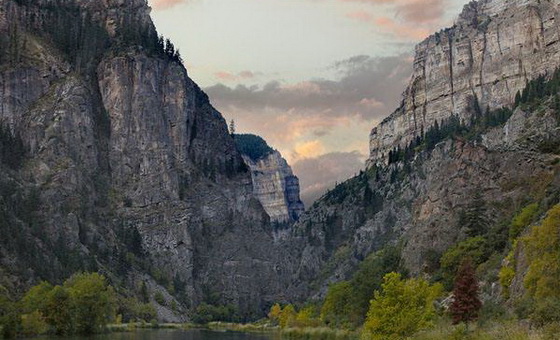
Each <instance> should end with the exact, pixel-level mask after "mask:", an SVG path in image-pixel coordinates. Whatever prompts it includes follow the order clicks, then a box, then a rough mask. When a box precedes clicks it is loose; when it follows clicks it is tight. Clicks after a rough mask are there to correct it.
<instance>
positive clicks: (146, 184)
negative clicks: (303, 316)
mask: <svg viewBox="0 0 560 340" xmlns="http://www.w3.org/2000/svg"><path fill="white" fill-rule="evenodd" d="M52 4H53V2H52V1H47V0H36V1H31V0H27V1H23V0H22V1H12V0H7V1H3V2H2V3H1V4H0V33H2V34H6V35H5V36H8V35H10V34H14V35H13V36H10V37H12V38H13V39H15V40H17V41H18V43H19V51H18V53H17V54H12V52H11V51H10V50H9V48H6V49H4V48H3V49H0V108H1V110H0V120H1V121H2V122H3V123H4V124H8V125H9V126H10V127H11V128H12V129H13V130H14V131H15V132H17V133H18V134H20V135H21V137H22V139H23V140H24V142H25V144H26V145H27V146H28V149H29V150H28V154H27V155H26V161H25V163H24V165H23V167H22V168H21V169H19V170H18V171H2V172H1V174H0V182H2V183H8V182H9V183H13V185H14V186H16V187H17V190H19V191H20V192H23V193H25V192H29V191H34V192H38V197H39V202H40V204H39V205H38V207H36V210H35V211H34V212H33V214H34V215H35V216H37V219H36V222H34V224H31V223H28V222H27V221H24V220H22V219H21V218H20V216H15V215H14V216H10V219H13V223H14V224H15V225H18V226H19V229H18V230H19V232H20V233H21V234H22V235H23V236H22V237H23V239H24V240H27V241H25V242H28V246H29V247H31V248H30V249H33V251H34V254H35V255H34V256H35V257H36V258H35V259H31V260H30V259H27V257H26V256H23V255H22V254H21V253H17V252H16V250H14V249H11V247H9V246H4V245H0V253H1V254H2V256H1V260H0V266H1V267H2V268H4V269H5V270H6V271H7V272H8V273H10V277H12V281H13V282H14V284H16V285H17V284H18V283H21V282H24V280H28V281H27V282H33V281H36V280H39V279H48V280H51V281H55V282H60V281H61V280H63V279H64V278H65V277H66V276H67V275H69V274H70V273H71V272H72V271H77V270H84V269H86V270H102V271H103V272H105V273H106V274H107V275H108V276H109V277H110V278H111V279H112V280H113V281H114V283H115V284H121V285H123V286H126V287H128V288H129V290H130V291H131V292H132V293H133V294H134V293H138V287H140V286H141V283H142V282H145V283H146V284H147V286H148V288H149V289H150V291H151V293H153V292H155V291H160V292H163V293H164V296H165V298H166V300H167V301H168V303H167V305H168V306H170V305H171V301H176V302H177V303H178V306H179V313H175V312H173V311H171V309H169V308H168V307H165V306H158V313H159V314H160V318H161V319H162V320H168V321H180V320H184V319H185V318H187V317H188V315H189V314H188V310H187V308H188V306H193V307H194V306H196V305H197V304H198V303H200V302H203V301H206V302H212V303H216V304H228V303H231V304H235V305H238V306H239V308H240V313H241V315H243V316H250V315H254V314H255V313H260V311H261V310H262V309H264V308H266V307H267V306H268V305H269V304H270V303H271V302H272V301H276V300H280V299H281V296H284V295H283V294H285V293H284V292H285V290H286V289H287V287H288V285H289V280H290V273H291V272H292V270H291V269H290V268H289V265H288V263H289V262H290V261H289V256H284V255H282V254H284V253H285V252H286V250H285V249H284V248H282V246H281V245H280V244H279V243H277V242H275V241H274V233H273V229H272V227H271V225H270V219H269V216H268V215H267V213H266V211H265V210H264V209H263V207H262V205H261V203H260V202H259V200H258V199H256V198H255V196H254V195H253V189H252V181H251V173H250V172H249V171H248V169H247V167H246V165H245V164H244V161H243V159H242V157H241V155H240V154H239V152H238V151H237V149H236V146H235V143H234V141H233V139H232V138H231V136H230V135H229V133H228V131H227V127H226V123H225V121H224V119H223V118H222V116H221V115H220V113H219V112H217V111H216V110H215V109H214V108H213V107H212V106H211V105H210V103H209V100H208V98H207V96H206V95H205V94H204V93H203V92H202V91H201V90H200V89H199V87H198V86H197V85H196V84H195V83H194V82H193V81H192V80H191V79H190V78H189V77H188V74H187V71H186V70H185V68H184V67H183V65H182V64H181V63H180V62H178V61H176V60H174V59H172V58H170V57H169V56H167V55H166V54H165V53H163V52H162V51H161V50H157V49H154V45H155V44H156V41H157V33H156V32H155V29H154V27H153V24H152V22H151V20H150V18H149V12H150V9H149V7H148V6H147V4H146V2H145V1H143V0H138V1H123V0H121V1H109V0H107V1H93V0H92V1H77V0H76V1H67V2H65V5H64V6H69V7H68V8H66V7H64V8H60V7H57V6H53V5H52ZM63 9H68V10H67V11H65V12H61V11H62V10H63ZM73 15H75V18H80V17H81V18H88V19H87V20H90V21H88V23H89V24H91V25H88V26H87V27H89V28H92V27H93V28H95V31H92V32H89V31H87V30H86V31H84V32H85V33H83V34H84V36H82V37H80V39H79V41H78V45H77V46H79V48H77V50H73V49H72V48H67V44H65V42H67V40H65V39H71V38H69V37H67V36H65V35H64V31H63V30H53V31H49V30H47V31H45V30H44V28H45V27H47V28H48V27H50V25H55V22H64V21H61V20H58V19H68V18H73ZM129 25H130V27H133V28H134V29H133V30H126V27H128V26H129ZM69 27H73V26H71V25H70V26H69ZM10 32H16V33H10ZM88 34H90V35H91V36H89V35H88ZM154 39H155V40H154ZM0 43H4V42H3V41H2V40H0ZM72 46H74V45H72ZM288 182H289V181H288ZM287 186H288V187H290V188H293V187H294V186H295V185H294V184H293V181H292V182H290V184H289V185H287ZM291 190H292V191H293V189H291ZM0 194H2V195H4V193H0ZM6 195H7V194H6ZM292 196H293V195H292ZM292 196H290V197H292ZM10 199H12V196H2V200H1V202H2V204H4V202H6V201H8V200H10ZM14 214H15V213H14ZM37 228H39V229H40V230H41V232H40V233H37V232H36V229H37ZM134 235H139V237H138V238H136V237H135V236H134ZM138 240H139V241H138ZM55 244H60V245H63V247H62V248H61V247H58V248H57V247H55V246H54V245H55ZM70 257H75V258H76V260H75V261H74V262H72V263H73V264H72V265H68V264H67V263H66V262H65V261H67V260H68V258H70ZM47 259H48V260H47ZM33 261H35V262H33ZM21 268H29V269H28V270H22V269H21ZM45 268H48V270H44V269H45ZM170 287H171V288H173V289H170ZM210 297H211V298H210ZM210 300H212V301H210ZM259 315H260V314H259Z"/></svg>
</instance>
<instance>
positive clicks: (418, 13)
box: [339, 0, 446, 40]
mask: <svg viewBox="0 0 560 340" xmlns="http://www.w3.org/2000/svg"><path fill="white" fill-rule="evenodd" d="M339 1H341V2H360V3H366V4H370V5H372V6H380V5H383V6H385V8H386V9H388V10H390V11H391V12H389V14H391V13H392V15H390V17H389V16H375V15H373V14H371V13H370V12H368V11H365V10H359V11H356V12H351V13H347V14H346V17H348V18H350V19H353V20H357V21H361V22H366V23H369V24H372V25H374V26H376V27H377V28H379V29H380V30H381V31H382V32H384V33H388V34H392V35H394V36H395V37H397V38H400V39H404V40H418V39H422V38H425V37H426V36H428V34H429V33H430V32H433V31H434V30H437V28H439V27H440V26H442V25H445V23H444V16H445V4H446V2H445V0H339Z"/></svg>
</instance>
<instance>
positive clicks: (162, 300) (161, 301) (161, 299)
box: [154, 291, 167, 306]
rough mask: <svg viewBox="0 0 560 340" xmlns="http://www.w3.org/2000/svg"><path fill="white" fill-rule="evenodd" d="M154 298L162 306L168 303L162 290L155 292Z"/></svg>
mask: <svg viewBox="0 0 560 340" xmlns="http://www.w3.org/2000/svg"><path fill="white" fill-rule="evenodd" d="M154 300H156V302H157V303H158V304H159V305H160V306H165V305H167V303H166V302H165V298H164V297H163V294H162V293H161V292H159V291H158V292H156V293H155V294H154Z"/></svg>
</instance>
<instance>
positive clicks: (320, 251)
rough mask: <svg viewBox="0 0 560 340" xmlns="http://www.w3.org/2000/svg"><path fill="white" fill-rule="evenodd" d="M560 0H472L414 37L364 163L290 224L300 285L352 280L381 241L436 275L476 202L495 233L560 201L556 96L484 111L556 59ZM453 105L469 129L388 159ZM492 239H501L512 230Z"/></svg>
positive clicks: (412, 265)
mask: <svg viewBox="0 0 560 340" xmlns="http://www.w3.org/2000/svg"><path fill="white" fill-rule="evenodd" d="M558 3H559V2H558V1H537V0H523V1H493V0H483V1H480V2H471V3H469V4H468V5H467V6H466V7H465V9H464V11H463V13H462V14H461V16H460V17H459V19H458V21H457V23H456V25H455V26H454V27H453V28H451V29H448V30H444V31H442V32H440V33H438V34H436V35H433V36H431V37H430V38H428V39H427V40H425V41H424V42H422V43H421V44H420V45H418V47H417V49H416V50H417V54H416V58H415V64H414V73H413V76H412V80H411V83H410V85H409V86H408V88H407V90H406V92H405V93H404V97H403V102H402V105H401V106H400V107H399V109H397V111H396V112H395V113H393V114H392V115H391V116H389V117H388V118H387V119H385V120H384V121H383V122H382V123H381V124H380V125H379V126H378V127H377V128H375V129H374V130H373V132H372V138H371V158H370V160H369V162H368V167H367V169H366V170H365V171H363V172H362V173H360V175H358V176H356V177H355V178H352V179H350V180H348V181H346V182H344V183H342V184H340V185H338V186H337V187H335V188H334V189H332V190H330V191H329V192H328V193H327V194H326V195H325V196H323V197H322V198H321V199H320V200H319V201H317V202H316V203H315V204H314V205H313V206H312V207H311V208H310V209H309V210H308V211H307V212H306V213H305V214H304V215H303V216H302V217H301V218H300V220H299V221H298V223H297V224H296V225H295V226H294V228H293V229H294V232H293V234H292V237H293V239H294V240H292V241H290V242H291V244H293V245H294V248H296V249H297V251H296V252H297V253H298V254H301V260H300V263H299V265H298V267H297V272H296V275H297V277H298V278H299V282H300V283H301V284H300V286H299V287H298V288H300V289H299V290H297V289H296V290H294V291H297V292H305V293H302V294H303V295H304V296H305V295H306V294H311V295H313V296H315V297H322V296H324V294H325V292H326V288H327V286H328V283H331V282H337V281H341V280H346V279H349V278H350V277H351V275H352V273H353V272H354V271H355V269H356V268H357V266H358V265H359V263H361V261H363V259H365V258H366V257H367V256H369V255H370V254H371V253H373V252H375V251H377V250H379V249H382V248H383V247H385V246H386V245H398V246H399V248H401V250H402V260H403V264H404V265H405V266H406V268H407V269H408V270H409V271H410V273H411V274H414V275H433V274H434V271H433V270H434V269H433V268H434V267H436V268H439V267H438V266H439V259H440V258H441V256H442V254H443V253H444V252H445V251H446V250H448V249H449V248H450V247H451V246H453V245H455V244H457V243H458V242H460V241H462V240H465V239H466V238H467V237H468V234H469V231H468V230H467V229H466V227H465V222H464V214H463V213H464V212H465V211H468V209H470V207H471V206H473V205H474V204H477V203H476V202H477V200H478V201H479V202H484V204H483V205H484V209H485V211H486V212H487V215H488V216H487V218H488V221H489V224H490V225H492V228H493V229H491V230H487V231H486V232H487V233H495V234H499V233H502V234H503V233H504V225H505V226H506V227H505V228H507V226H508V224H507V223H508V221H510V220H511V218H512V216H513V215H514V214H515V213H516V212H517V211H519V210H520V209H521V208H522V207H523V206H524V205H526V204H527V203H528V202H538V203H539V204H540V205H541V206H542V207H545V208H546V207H550V206H551V205H553V204H555V203H557V202H558V201H559V200H560V197H559V194H558V193H559V192H560V166H559V164H558V163H559V152H560V148H559V144H560V140H559V138H558V136H560V134H559V132H560V130H559V118H560V116H559V115H558V108H559V106H558V104H555V102H554V100H556V101H557V100H558V96H559V94H558V93H556V94H554V95H555V97H554V98H556V99H551V98H550V97H547V96H544V97H542V98H539V99H538V100H536V101H535V103H537V104H535V103H533V105H527V104H524V105H517V106H516V109H515V110H514V111H513V113H512V114H511V116H509V115H508V116H507V119H506V120H504V122H505V123H501V124H497V125H492V124H489V123H488V122H490V121H491V119H490V118H480V117H483V116H484V115H485V114H487V113H486V112H487V110H486V108H487V107H488V108H489V112H500V111H494V110H493V109H496V108H501V107H502V106H509V107H513V103H514V101H515V97H516V94H517V92H518V91H520V90H523V89H524V88H525V87H526V86H527V83H528V81H529V80H530V79H533V78H536V77H537V76H538V75H541V74H542V75H545V76H547V77H549V76H551V75H552V74H553V73H554V72H555V70H556V68H557V67H558V66H559V65H560V58H559V55H558V53H559V51H558V49H559V48H560V47H559V46H560V45H558V42H557V40H558V37H559V34H560V30H559V27H558V23H559V22H560V21H558V20H557V19H556V18H557V16H558V13H559V7H558V6H559V5H558ZM505 112H507V110H506V111H505ZM452 115H454V117H459V118H460V119H458V120H454V122H455V127H456V128H457V127H458V126H462V127H461V128H460V129H462V130H461V131H463V132H461V133H454V134H450V135H448V136H447V137H446V138H443V139H440V140H438V141H437V143H435V145H433V146H428V145H427V144H426V143H419V144H415V147H413V148H409V149H408V150H407V151H401V153H400V156H402V157H401V158H400V159H399V158H398V157H397V160H395V157H393V160H392V161H391V162H389V160H388V158H389V157H388V154H389V151H391V150H393V149H395V148H398V147H399V146H400V148H401V149H400V150H404V149H405V146H408V145H409V142H410V141H412V140H413V139H414V140H415V141H416V142H417V143H418V140H419V139H417V138H416V137H421V135H422V133H421V132H422V131H424V132H428V128H429V127H430V126H431V125H432V124H434V125H435V122H436V121H438V122H439V126H440V127H442V128H441V129H439V130H437V131H438V133H441V131H444V128H443V127H445V128H448V126H447V125H446V124H445V120H446V119H447V118H449V117H451V116H452ZM484 117H485V116H484ZM488 117H489V116H488ZM476 119H478V120H476ZM442 121H444V124H442ZM482 121H484V122H487V123H488V125H486V126H484V127H483V124H485V123H481V122H482ZM470 122H473V124H472V125H471V124H470ZM405 153H406V155H405ZM389 163H390V164H389ZM477 197H478V198H477ZM544 211H546V209H544ZM500 228H502V229H500ZM505 230H506V231H505V232H506V235H507V229H505ZM495 234H493V235H495ZM488 237H494V236H488ZM496 237H497V238H498V239H500V238H501V239H502V244H501V246H502V247H503V244H504V242H507V236H506V238H505V241H503V236H496ZM296 240H297V241H296ZM493 251H495V249H493ZM488 266H495V264H489V265H488ZM498 267H499V264H498ZM489 268H490V267H488V268H486V269H487V270H490V269H489ZM491 268H492V270H497V269H496V268H495V267H491Z"/></svg>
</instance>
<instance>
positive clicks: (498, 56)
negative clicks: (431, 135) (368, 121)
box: [368, 0, 560, 165]
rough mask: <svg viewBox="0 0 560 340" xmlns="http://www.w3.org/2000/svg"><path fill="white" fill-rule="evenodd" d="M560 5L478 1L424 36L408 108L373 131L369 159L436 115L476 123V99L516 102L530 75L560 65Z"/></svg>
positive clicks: (534, 0) (382, 156)
mask: <svg viewBox="0 0 560 340" xmlns="http://www.w3.org/2000/svg"><path fill="white" fill-rule="evenodd" d="M559 4H560V2H559V1H558V0H544V1H541V0H512V1H502V0H481V1H478V2H474V1H473V2H470V3H469V4H467V5H466V6H465V8H464V10H463V12H462V13H461V15H460V16H459V18H458V19H457V22H456V23H455V25H454V26H453V27H451V28H448V29H445V30H443V31H440V32H438V33H436V34H434V35H432V36H430V37H428V38H427V39H426V40H424V41H423V42H421V43H420V44H419V45H418V46H417V47H416V55H415V58H414V70H413V74H412V77H411V80H410V82H409V85H408V87H407V88H406V90H405V92H404V94H403V101H402V103H401V106H400V107H399V108H398V109H397V110H396V111H395V112H394V113H393V114H391V115H390V116H389V117H387V118H386V119H385V120H384V121H383V122H381V123H380V124H379V125H378V126H377V127H375V128H374V129H373V130H372V132H371V135H370V159H369V160H368V165H372V164H376V163H378V164H379V163H384V162H386V160H387V157H388V154H389V151H391V150H392V149H393V148H395V147H397V146H401V147H405V146H406V145H407V144H408V143H410V141H411V140H412V139H413V138H415V137H416V136H418V135H420V134H421V133H422V132H423V131H427V129H428V128H429V127H431V126H432V125H434V124H435V122H436V121H439V122H441V121H442V120H445V119H446V118H448V117H449V116H451V115H457V116H458V117H460V118H461V119H462V120H463V121H465V122H468V121H470V119H471V117H470V115H471V114H472V112H473V110H469V108H472V107H473V106H474V105H476V104H475V102H478V103H477V105H478V106H479V107H480V108H481V110H486V108H487V107H489V108H490V109H495V108H499V107H502V106H509V105H511V104H512V103H513V101H514V99H515V95H516V93H517V91H520V90H522V89H523V88H524V87H525V84H526V82H527V81H528V80H530V79H533V78H535V77H537V76H538V75H541V74H546V73H547V72H551V71H554V69H555V68H557V67H558V66H560V42H559V40H560V16H559V15H560V8H559V6H560V5H559ZM469 112H470V113H469Z"/></svg>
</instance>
